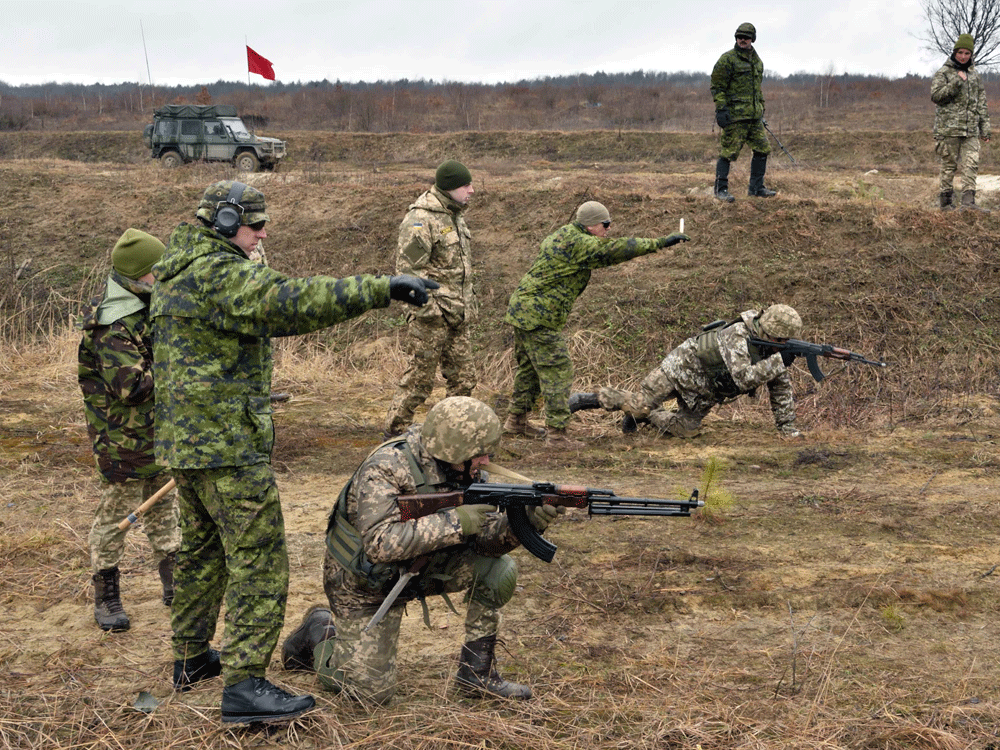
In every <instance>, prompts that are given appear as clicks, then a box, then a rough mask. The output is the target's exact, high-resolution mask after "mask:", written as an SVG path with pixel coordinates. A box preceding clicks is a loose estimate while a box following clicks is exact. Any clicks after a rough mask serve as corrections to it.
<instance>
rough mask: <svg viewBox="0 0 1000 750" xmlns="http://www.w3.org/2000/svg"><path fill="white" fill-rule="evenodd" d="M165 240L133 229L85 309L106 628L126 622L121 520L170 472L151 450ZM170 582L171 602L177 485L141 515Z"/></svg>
mask: <svg viewBox="0 0 1000 750" xmlns="http://www.w3.org/2000/svg"><path fill="white" fill-rule="evenodd" d="M162 255H163V243H162V242H160V241H159V240H158V239H156V238H155V237H153V236H152V235H149V234H146V232H141V231H139V230H138V229H128V230H126V231H125V233H124V234H123V235H122V236H121V237H120V238H119V240H118V242H117V243H116V244H115V247H114V250H112V251H111V265H112V268H111V273H110V275H109V276H108V280H107V283H106V285H105V289H104V292H103V293H102V294H101V295H100V296H98V297H95V298H94V299H93V300H91V303H90V307H89V308H88V309H87V310H85V311H84V312H83V314H82V315H81V316H80V319H79V322H78V325H79V327H80V328H82V329H83V337H82V339H81V340H80V346H79V350H78V360H79V365H78V369H77V379H78V381H79V383H80V389H81V390H82V391H83V403H84V415H85V417H86V420H87V432H88V433H89V435H90V438H91V442H92V443H93V448H94V457H95V459H96V461H97V469H98V471H99V472H100V475H101V483H102V485H103V489H102V491H101V499H100V501H99V502H98V504H97V510H96V512H95V513H94V522H93V525H92V526H91V529H90V537H89V540H88V541H89V543H90V560H91V567H92V568H93V581H94V619H95V620H96V621H97V624H98V625H99V626H100V627H101V629H102V630H107V631H111V632H119V631H123V630H128V629H129V627H130V625H131V623H130V621H129V617H128V614H127V613H126V612H125V608H124V606H123V605H122V601H121V572H120V569H119V567H118V565H119V562H120V561H121V559H122V556H123V553H124V549H125V534H126V533H127V532H126V531H123V530H121V529H119V528H118V524H119V522H120V521H121V520H122V519H123V518H124V517H125V516H126V515H128V514H129V513H130V512H131V511H133V510H135V509H136V508H137V507H139V506H140V505H142V503H143V502H144V501H145V500H146V499H147V498H149V496H150V495H152V494H154V493H155V492H156V491H157V490H158V489H160V487H162V486H163V485H164V484H165V483H166V482H167V481H168V480H169V477H168V476H166V475H165V472H164V470H163V467H162V466H158V465H157V464H156V463H155V460H154V458H153V342H152V333H153V331H152V325H151V324H150V321H149V312H148V306H149V298H150V293H151V292H152V288H153V287H152V284H153V274H152V273H151V272H150V269H151V268H152V267H153V264H154V263H156V261H158V260H159V259H160V257H161V256H162ZM142 529H143V531H145V533H146V537H147V539H149V544H150V546H151V547H152V549H153V556H154V558H155V559H156V562H157V567H158V569H159V573H160V581H161V583H162V586H163V603H164V604H166V605H168V606H169V605H170V603H171V602H172V601H173V598H174V560H175V555H176V553H177V549H178V547H179V546H180V530H179V529H178V526H177V501H176V496H175V495H174V494H173V493H171V494H170V495H168V496H167V497H166V498H164V499H163V500H161V501H160V502H159V503H157V504H155V505H153V506H152V507H151V508H150V509H149V510H148V511H146V512H145V514H144V515H143V517H142Z"/></svg>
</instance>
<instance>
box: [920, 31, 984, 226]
mask: <svg viewBox="0 0 1000 750" xmlns="http://www.w3.org/2000/svg"><path fill="white" fill-rule="evenodd" d="M974 46H975V42H974V41H973V39H972V35H971V34H962V35H961V36H959V37H958V40H957V41H956V42H955V49H954V51H953V52H952V54H951V57H949V58H948V59H947V60H946V61H945V63H944V65H942V66H941V68H940V70H938V72H937V73H935V74H934V80H932V81H931V101H933V102H934V103H935V104H936V105H937V111H936V112H935V114H934V143H935V145H934V150H935V151H937V154H938V156H940V157H941V179H940V187H939V190H940V192H939V199H940V203H941V210H942V211H951V210H953V209H954V208H955V201H954V196H955V190H954V182H955V173H956V172H959V171H960V172H961V190H962V208H967V209H973V210H978V211H987V209H985V208H981V207H980V206H977V205H976V178H977V177H978V175H979V141H980V139H982V140H984V141H989V139H990V113H989V110H988V109H987V107H986V89H985V87H984V86H983V81H982V79H981V78H980V77H979V73H977V72H976V68H975V67H974V65H973V61H972V53H973V49H972V48H973V47H974ZM987 212H988V211H987Z"/></svg>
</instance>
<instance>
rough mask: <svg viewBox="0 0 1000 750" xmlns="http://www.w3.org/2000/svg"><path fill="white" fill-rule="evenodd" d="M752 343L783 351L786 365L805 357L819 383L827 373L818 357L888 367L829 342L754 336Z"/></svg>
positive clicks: (883, 363)
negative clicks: (813, 342) (820, 364)
mask: <svg viewBox="0 0 1000 750" xmlns="http://www.w3.org/2000/svg"><path fill="white" fill-rule="evenodd" d="M750 343H751V344H752V345H754V346H758V347H761V348H770V349H771V350H773V351H778V352H781V358H782V359H783V360H784V362H785V366H786V367H787V366H788V365H789V364H791V362H792V360H793V359H795V357H805V358H806V362H807V363H808V364H809V372H810V374H811V375H812V376H813V379H814V380H815V381H816V382H817V383H818V382H819V381H821V380H822V379H823V378H825V377H826V375H824V374H823V371H822V370H821V369H819V363H818V362H817V361H816V357H829V358H830V359H842V360H845V361H847V362H860V363H861V364H864V365H872V366H874V367H888V365H887V364H886V363H885V362H879V361H877V360H873V359H868V358H866V357H862V356H861V355H860V354H855V353H854V352H851V351H848V350H847V349H841V348H840V347H837V346H830V345H829V344H810V343H809V342H808V341H799V340H798V339H785V340H784V341H783V342H780V343H779V342H777V341H770V340H768V339H758V338H754V337H751V338H750Z"/></svg>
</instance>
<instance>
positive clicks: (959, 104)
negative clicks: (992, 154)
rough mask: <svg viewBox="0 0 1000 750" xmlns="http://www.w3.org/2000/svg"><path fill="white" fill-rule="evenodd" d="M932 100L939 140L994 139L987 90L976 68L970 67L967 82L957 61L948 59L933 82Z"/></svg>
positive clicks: (936, 136)
mask: <svg viewBox="0 0 1000 750" xmlns="http://www.w3.org/2000/svg"><path fill="white" fill-rule="evenodd" d="M931 101H933V102H934V103H935V104H936V105H937V110H936V112H935V113H934V137H935V138H954V137H956V136H957V137H960V138H968V137H970V136H978V137H980V138H989V137H990V113H989V110H988V109H987V107H986V89H985V87H984V86H983V81H982V79H981V78H980V77H979V73H977V72H976V69H975V67H974V66H972V65H970V66H969V69H968V70H967V71H966V80H964V81H963V80H962V78H961V76H959V75H958V68H957V66H956V64H955V61H954V60H952V59H951V58H948V60H947V61H946V62H945V64H944V65H942V66H941V68H940V70H938V72H937V73H935V74H934V79H933V80H932V81H931Z"/></svg>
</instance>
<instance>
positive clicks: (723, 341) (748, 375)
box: [660, 310, 795, 427]
mask: <svg viewBox="0 0 1000 750" xmlns="http://www.w3.org/2000/svg"><path fill="white" fill-rule="evenodd" d="M760 313H761V311H760V310H747V311H745V312H743V313H740V319H739V320H738V321H736V322H734V323H732V324H730V325H728V326H726V327H725V328H719V329H716V330H715V331H710V332H707V333H708V334H714V336H706V334H705V333H702V334H699V335H697V336H692V337H691V338H689V339H688V340H687V341H685V342H684V343H683V344H681V345H680V346H678V347H677V348H676V349H674V350H673V351H672V352H670V354H668V355H667V356H666V357H665V358H664V360H663V362H661V363H660V369H661V370H663V371H664V372H665V373H666V374H667V375H668V376H670V378H671V379H672V380H673V382H674V383H675V384H676V386H677V389H678V390H679V391H681V392H682V396H683V392H685V391H686V392H688V393H693V394H697V395H700V396H707V397H710V398H714V399H715V400H716V401H718V402H720V403H721V402H723V401H725V400H727V399H730V398H735V397H736V396H738V395H740V394H744V393H750V392H751V391H753V390H755V389H756V388H758V387H760V386H762V385H766V386H767V389H768V393H769V395H770V400H771V412H772V413H773V414H774V423H775V424H776V425H777V426H778V427H781V426H782V425H786V424H794V422H795V398H794V395H793V393H792V381H791V378H790V377H789V375H788V370H787V369H786V367H785V364H784V362H783V361H782V359H781V354H777V353H776V354H772V355H770V356H768V357H764V356H763V353H762V352H760V351H759V350H758V349H757V348H756V347H753V346H750V344H749V341H748V339H749V338H750V337H751V336H758V335H759V334H758V333H755V332H754V321H755V320H756V319H757V318H758V317H759V316H760ZM703 337H705V338H703ZM706 338H707V339H708V345H707V346H706V340H705V339H706Z"/></svg>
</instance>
